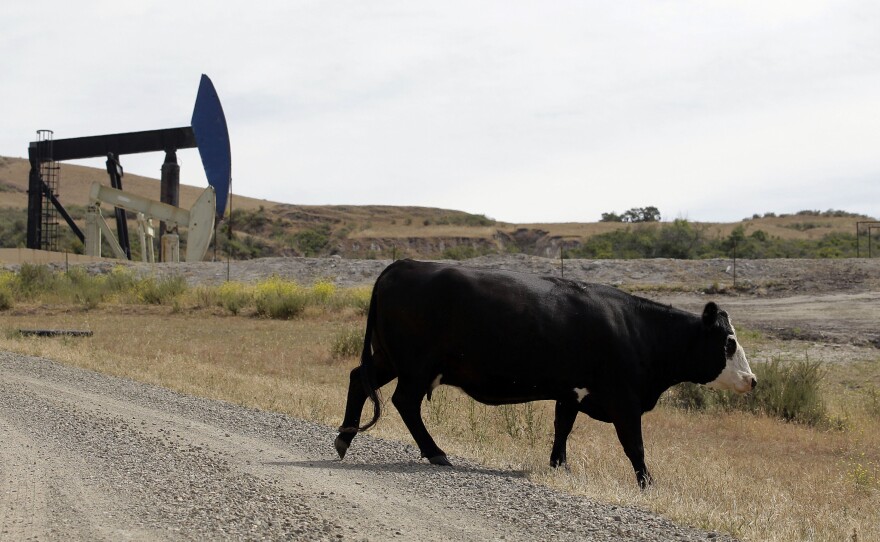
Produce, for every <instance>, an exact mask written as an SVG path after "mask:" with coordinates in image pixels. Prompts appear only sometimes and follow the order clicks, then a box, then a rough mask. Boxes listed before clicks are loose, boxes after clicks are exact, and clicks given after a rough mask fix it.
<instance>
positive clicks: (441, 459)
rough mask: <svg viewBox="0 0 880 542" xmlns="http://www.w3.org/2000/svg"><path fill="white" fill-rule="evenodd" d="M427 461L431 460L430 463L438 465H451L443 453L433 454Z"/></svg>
mask: <svg viewBox="0 0 880 542" xmlns="http://www.w3.org/2000/svg"><path fill="white" fill-rule="evenodd" d="M428 461H430V462H431V464H432V465H439V466H441V467H451V466H452V463H450V462H449V460H448V459H446V456H445V455H435V456H434V457H430V458H428Z"/></svg>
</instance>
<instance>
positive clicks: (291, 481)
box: [0, 352, 729, 541]
mask: <svg viewBox="0 0 880 542" xmlns="http://www.w3.org/2000/svg"><path fill="white" fill-rule="evenodd" d="M334 437H335V432H334V431H333V429H332V428H330V427H325V426H321V425H316V424H313V423H309V422H304V421H301V420H297V419H293V418H290V417H287V416H283V415H280V414H274V413H268V412H261V411H257V410H252V409H246V408H242V407H238V406H235V405H231V404H228V403H224V402H219V401H211V400H206V399H199V398H195V397H189V396H185V395H181V394H178V393H174V392H171V391H168V390H165V389H163V388H158V387H154V386H149V385H145V384H141V383H138V382H133V381H128V380H123V379H119V378H114V377H109V376H106V375H102V374H98V373H94V372H89V371H83V370H80V369H75V368H71V367H67V366H64V365H60V364H58V363H55V362H52V361H49V360H45V359H40V358H33V357H27V356H21V355H16V354H11V353H8V352H0V443H2V444H0V539H2V540H70V539H73V540H205V539H214V540H222V539H227V540H228V539H235V540H264V539H270V540H284V539H292V540H339V539H343V540H388V539H398V540H420V541H422V540H424V541H429V540H451V541H465V540H468V541H469V540H597V541H601V540H618V541H619V540H709V539H714V540H729V538H727V537H726V536H723V535H717V534H716V533H704V532H699V531H696V530H693V529H688V528H683V527H679V526H676V525H674V524H672V523H671V522H669V521H668V520H665V519H663V518H660V517H658V516H655V515H652V514H650V513H648V512H645V511H641V510H637V509H632V508H625V507H618V506H613V505H604V504H598V503H595V502H591V501H589V500H586V499H582V498H577V497H572V496H569V495H565V494H562V493H559V492H556V491H553V490H550V489H547V488H544V487H542V486H538V485H535V484H533V483H531V482H529V481H528V480H526V479H525V477H524V475H523V474H522V473H519V472H511V471H497V470H492V469H487V468H484V467H481V466H479V465H475V464H473V463H470V462H468V461H465V460H464V459H461V458H454V461H455V464H456V467H454V468H452V469H447V468H438V467H434V466H431V465H428V464H426V463H424V462H419V461H418V459H417V458H418V452H417V450H416V449H415V448H414V447H412V446H407V445H403V444H399V443H394V442H386V441H381V440H377V439H374V438H371V437H370V436H369V435H362V436H360V437H359V438H358V440H359V442H358V445H357V446H356V447H354V448H353V449H352V450H351V452H350V453H349V456H348V457H346V460H345V461H344V462H340V461H338V460H337V459H336V457H335V452H334V450H333V446H332V442H333V438H334Z"/></svg>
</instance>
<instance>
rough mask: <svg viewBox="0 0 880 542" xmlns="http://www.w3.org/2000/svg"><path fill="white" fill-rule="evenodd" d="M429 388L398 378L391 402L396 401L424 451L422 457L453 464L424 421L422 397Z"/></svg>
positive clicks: (443, 463) (402, 415) (435, 462)
mask: <svg viewBox="0 0 880 542" xmlns="http://www.w3.org/2000/svg"><path fill="white" fill-rule="evenodd" d="M427 389H428V388H427V386H425V387H419V386H414V385H413V383H412V382H411V381H405V380H404V379H403V378H401V379H398V381H397V389H396V390H395V391H394V395H392V396H391V402H392V403H394V406H395V407H396V408H397V411H398V412H399V413H400V417H401V418H402V419H403V423H405V424H406V427H407V429H409V432H410V434H411V435H412V436H413V439H415V441H416V444H417V445H418V447H419V450H420V451H421V452H422V457H427V458H428V461H430V462H431V463H432V464H434V465H441V466H451V465H452V464H451V463H450V462H449V460H448V459H446V452H444V451H443V450H441V449H440V447H439V446H437V443H436V442H434V439H433V438H431V435H430V433H428V429H427V428H426V427H425V422H424V421H422V399H424V397H425V394H426V393H427Z"/></svg>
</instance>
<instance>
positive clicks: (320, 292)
mask: <svg viewBox="0 0 880 542" xmlns="http://www.w3.org/2000/svg"><path fill="white" fill-rule="evenodd" d="M311 293H312V299H313V300H314V302H315V303H317V304H319V305H326V304H327V303H328V302H329V301H330V300H331V299H332V298H333V296H334V295H335V294H336V285H335V284H333V283H332V282H330V281H326V280H322V281H318V282H316V283H315V284H314V285H312V292H311Z"/></svg>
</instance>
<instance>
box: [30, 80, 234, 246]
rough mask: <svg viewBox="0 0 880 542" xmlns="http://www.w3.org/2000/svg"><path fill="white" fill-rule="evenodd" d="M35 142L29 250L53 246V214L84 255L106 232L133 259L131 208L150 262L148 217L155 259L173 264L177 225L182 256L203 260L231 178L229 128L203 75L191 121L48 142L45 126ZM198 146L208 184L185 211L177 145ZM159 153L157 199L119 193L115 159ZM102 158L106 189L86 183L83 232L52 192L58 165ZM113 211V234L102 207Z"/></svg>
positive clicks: (49, 136) (119, 177)
mask: <svg viewBox="0 0 880 542" xmlns="http://www.w3.org/2000/svg"><path fill="white" fill-rule="evenodd" d="M37 134H38V140H37V141H32V142H31V143H30V146H29V148H28V157H29V159H30V163H31V169H30V176H29V182H28V225H27V246H28V248H34V249H44V250H53V249H54V248H56V246H57V225H58V221H57V215H60V216H61V217H62V218H63V219H64V221H65V222H66V223H67V224H68V226H69V227H70V229H71V230H72V231H73V233H74V234H75V235H76V236H77V237H78V238H79V240H80V241H81V242H82V243H83V244H84V245H85V252H86V254H89V255H93V256H100V254H101V243H102V237H106V239H107V242H108V244H109V245H110V247H111V249H112V251H113V253H114V254H115V255H116V257H117V258H121V259H131V245H130V243H129V238H128V222H127V220H126V215H125V212H126V211H130V212H134V213H137V217H138V232H139V235H140V241H141V248H142V250H141V258H142V259H143V260H144V261H153V260H154V258H153V256H152V254H153V237H154V230H153V225H152V221H153V220H159V221H160V227H159V237H160V240H161V243H160V247H161V251H160V255H161V256H160V260H161V261H179V259H180V256H179V254H180V249H179V236H178V226H184V227H186V228H187V230H188V231H187V246H186V252H185V260H186V261H188V262H190V261H199V260H201V259H203V258H204V256H205V253H206V252H207V250H208V246H209V245H210V242H211V238H212V236H213V233H214V225H215V218H216V219H222V218H223V213H224V210H225V209H226V201H227V199H228V196H229V191H230V185H231V181H232V176H231V172H232V166H231V152H230V146H229V131H228V129H227V126H226V118H225V116H224V115H223V107H222V106H221V105H220V99H219V97H218V96H217V91H216V90H215V89H214V85H213V83H212V82H211V80H210V79H209V78H208V76H207V75H204V74H203V75H202V77H201V81H200V82H199V90H198V94H197V96H196V103H195V107H194V108H193V115H192V119H191V122H190V126H185V127H178V128H166V129H160V130H150V131H145V132H128V133H119V134H109V135H99V136H88V137H78V138H71V139H53V138H52V135H53V134H52V132H51V131H50V130H39V131H38V132H37ZM194 147H195V148H198V150H199V156H200V157H201V159H202V165H203V167H204V168H205V175H206V177H207V179H208V185H209V186H208V188H206V189H205V190H204V192H203V193H202V194H201V196H199V198H198V200H197V201H196V203H195V204H194V205H193V207H192V208H190V209H181V208H179V207H178V205H179V199H180V198H179V195H180V166H179V165H178V164H177V151H178V150H179V149H191V148H194ZM161 151H164V152H165V161H164V163H163V164H162V175H161V180H160V200H159V201H155V200H151V199H149V198H144V197H142V196H138V195H136V194H132V193H129V192H125V190H124V189H123V187H122V178H123V169H122V165H121V163H120V157H121V156H122V155H125V154H135V153H144V152H161ZM96 157H106V158H107V161H106V165H107V174H108V176H109V178H110V186H109V187H107V186H105V185H101V184H100V183H95V184H94V185H93V186H92V189H91V193H90V198H89V206H88V210H87V213H86V231H85V232H83V231H82V230H81V229H80V228H79V226H78V225H77V224H76V223H75V222H74V220H73V219H72V218H71V216H70V214H69V213H68V212H67V210H66V209H65V208H64V206H63V205H62V204H61V202H60V201H59V200H58V197H57V194H56V187H57V178H58V171H59V169H60V168H59V166H58V165H57V163H58V162H61V161H64V160H76V159H81V158H96ZM102 203H106V204H108V205H112V206H113V207H114V209H115V211H114V214H115V218H116V236H114V235H113V232H112V230H111V229H110V227H109V226H108V225H107V223H106V221H105V220H104V217H103V215H102V214H101V204H102Z"/></svg>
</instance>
